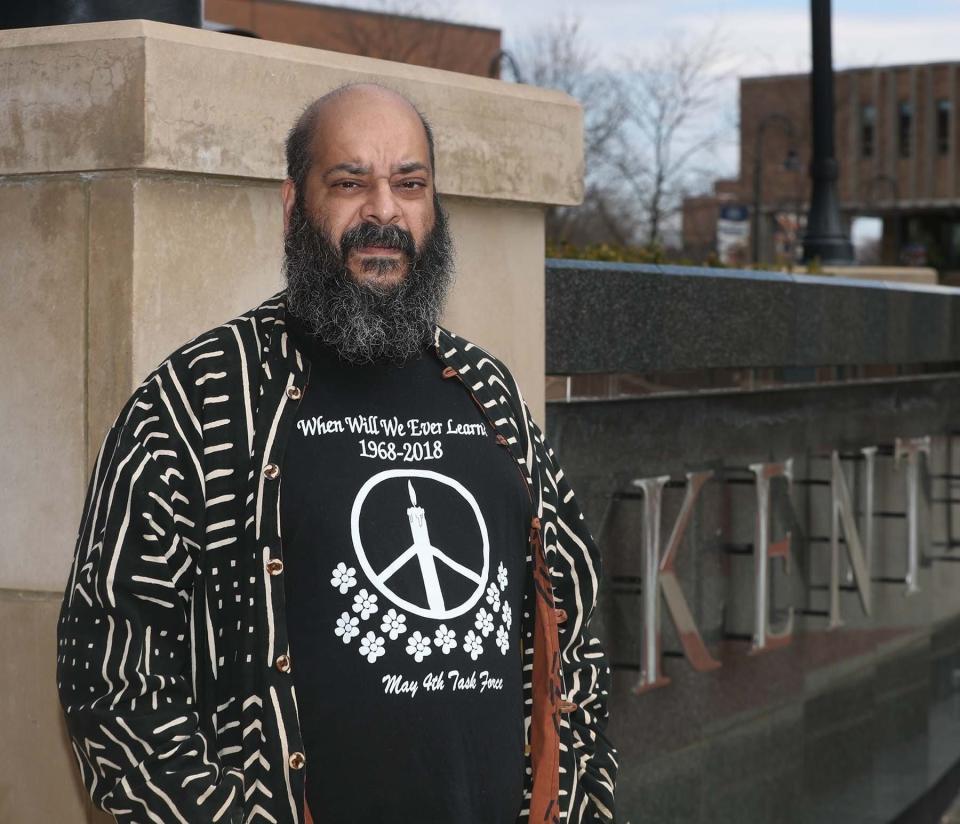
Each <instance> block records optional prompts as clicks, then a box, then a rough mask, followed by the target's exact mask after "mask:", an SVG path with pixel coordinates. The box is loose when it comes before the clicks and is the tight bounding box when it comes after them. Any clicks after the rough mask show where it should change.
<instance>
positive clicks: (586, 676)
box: [57, 292, 617, 824]
mask: <svg viewBox="0 0 960 824" xmlns="http://www.w3.org/2000/svg"><path fill="white" fill-rule="evenodd" d="M285 313H286V303H285V295H284V293H283V292H281V293H279V294H278V295H275V296H274V297H273V298H271V299H269V300H268V301H266V302H265V303H263V304H261V305H260V306H258V307H257V308H255V309H253V310H251V311H250V312H247V313H246V314H244V315H242V316H240V317H238V318H236V319H234V320H232V321H230V322H228V323H225V324H223V325H222V326H219V327H217V328H215V329H213V330H211V331H209V332H206V333H204V334H203V335H200V336H199V337H197V338H195V339H194V340H193V341H191V342H190V343H189V344H187V345H185V346H184V347H182V348H181V349H179V350H178V351H177V352H175V353H174V354H173V355H171V356H170V357H169V358H168V359H167V360H165V361H164V362H163V363H161V364H160V366H158V367H157V368H156V369H155V370H154V371H153V373H152V374H151V375H150V376H149V377H147V379H146V380H145V381H144V382H143V383H142V384H141V385H140V386H139V387H138V388H137V389H136V391H135V392H134V393H133V395H132V397H131V398H130V400H129V401H128V402H127V404H126V406H125V407H124V409H123V410H122V411H121V413H120V415H119V416H118V418H117V420H116V422H115V423H114V425H113V426H112V428H111V429H110V431H109V433H108V434H107V436H106V439H105V440H104V443H103V446H102V447H101V450H100V453H99V455H98V457H97V460H96V465H95V467H94V470H93V475H92V478H91V481H90V485H89V488H88V491H87V496H86V501H85V504H84V511H83V517H82V521H81V524H80V530H79V536H78V539H77V545H76V552H75V558H74V563H73V567H72V570H71V572H70V577H69V580H68V582H67V587H66V593H65V595H64V601H63V608H62V610H61V614H60V620H59V625H58V649H57V681H58V687H59V694H60V700H61V703H62V705H63V708H64V712H65V714H66V720H67V728H68V730H69V733H70V737H71V739H72V745H73V750H74V753H75V755H76V759H77V762H78V763H79V767H80V772H81V775H82V778H83V781H84V783H85V785H86V787H87V790H88V791H89V793H90V795H91V797H92V798H93V800H94V802H95V803H96V804H98V805H99V806H101V807H102V808H104V809H105V810H107V811H108V812H110V813H112V814H113V815H114V816H115V817H116V819H117V821H119V822H129V823H130V824H132V822H145V821H151V822H162V824H167V822H170V824H173V822H177V823H178V824H194V823H195V822H196V824H199V823H200V822H203V823H204V824H209V822H220V821H222V822H229V824H235V823H236V822H251V824H258V823H259V822H283V823H284V824H290V822H293V823H294V824H300V822H304V821H309V816H310V812H309V811H306V810H305V809H304V775H305V770H304V765H305V760H306V758H308V757H310V754H309V753H306V754H305V753H303V751H302V750H303V744H302V740H301V737H300V730H299V727H298V720H297V718H298V716H297V705H296V696H295V693H294V689H293V679H292V678H291V676H290V673H289V665H288V664H287V663H286V662H287V661H288V659H287V658H286V652H287V643H288V640H287V627H286V622H285V610H284V603H283V599H284V587H283V585H282V579H280V578H279V576H280V575H282V574H283V564H282V552H281V540H280V517H279V499H280V498H279V495H280V483H281V477H280V467H281V466H282V464H283V452H284V449H285V446H286V444H287V440H288V434H289V432H290V429H291V425H292V422H293V420H294V419H295V415H296V409H297V405H298V401H299V399H300V398H301V397H302V394H303V389H304V387H305V386H306V385H307V382H308V381H309V379H310V364H309V363H308V361H307V360H306V358H305V357H304V355H303V354H302V353H301V352H299V351H298V350H297V349H296V347H295V346H294V344H293V341H292V339H291V338H290V337H288V335H287V332H286V329H285V323H284V318H285ZM435 348H436V355H437V358H438V369H442V375H443V377H444V378H446V379H451V380H458V381H460V382H461V383H462V384H463V386H464V389H465V391H468V392H469V393H470V395H471V396H472V398H473V399H474V401H475V402H476V403H477V405H478V406H479V408H480V409H481V410H482V412H483V413H484V415H486V417H487V420H488V421H489V422H490V424H491V425H492V426H493V427H494V428H495V430H496V432H497V436H496V437H497V441H498V443H499V444H500V445H501V446H502V447H503V448H504V450H505V452H507V453H508V454H509V455H510V456H511V459H512V460H513V461H515V462H516V465H517V467H518V469H519V470H520V472H521V473H522V474H523V478H524V480H525V481H526V484H527V488H528V490H529V492H530V532H529V534H530V539H529V544H528V554H527V568H528V580H527V584H526V587H525V595H524V599H523V607H524V608H523V613H524V619H523V625H522V630H521V639H522V647H523V650H522V654H523V671H524V678H523V681H524V699H525V704H524V706H525V712H526V739H527V746H526V765H527V777H526V781H525V790H524V805H523V810H522V811H521V814H520V816H519V818H518V822H561V821H562V822H596V821H603V822H607V821H612V820H613V792H614V783H615V777H616V768H617V764H616V752H615V750H614V749H613V748H612V747H611V745H610V743H609V742H608V740H607V738H606V736H605V734H604V728H605V726H606V718H607V710H606V698H607V690H608V686H609V669H608V667H607V664H606V661H605V658H604V654H603V651H602V649H601V647H600V644H599V642H598V640H597V639H596V638H595V637H594V636H593V635H591V634H590V632H589V630H588V624H589V621H590V616H591V613H592V611H593V608H594V605H595V603H596V595H597V585H598V582H599V579H600V559H599V554H598V551H597V548H596V545H595V544H594V541H593V539H592V537H591V536H590V533H589V531H588V530H587V527H586V525H585V523H584V521H583V516H582V515H581V513H580V511H579V509H578V507H577V505H576V503H575V501H574V498H573V492H572V491H571V489H570V487H569V485H568V484H567V482H566V480H565V479H564V476H563V471H562V470H561V469H560V467H559V466H558V465H557V462H556V459H555V457H554V455H553V452H552V450H551V449H550V448H549V446H548V445H547V444H546V442H545V440H544V438H543V435H542V434H541V432H540V430H539V429H538V428H537V425H536V424H535V423H534V422H533V421H532V420H531V418H530V414H529V410H528V409H527V406H526V404H525V403H524V402H523V399H522V397H521V395H520V391H519V389H518V388H517V385H516V382H515V381H514V379H513V377H512V376H511V375H510V373H509V371H508V370H507V369H506V367H505V366H504V365H503V364H502V363H500V362H499V361H498V360H496V359H495V358H494V357H492V356H491V355H489V354H487V353H486V352H484V351H483V350H482V349H480V348H479V347H477V346H474V345H473V344H470V343H469V342H467V341H465V340H463V339H461V338H458V337H456V336H455V335H453V334H451V333H450V332H448V331H446V330H445V329H442V328H440V327H438V328H437V330H436V336H435ZM312 812H313V815H314V816H316V818H317V820H318V821H322V820H323V811H322V810H313V811H312Z"/></svg>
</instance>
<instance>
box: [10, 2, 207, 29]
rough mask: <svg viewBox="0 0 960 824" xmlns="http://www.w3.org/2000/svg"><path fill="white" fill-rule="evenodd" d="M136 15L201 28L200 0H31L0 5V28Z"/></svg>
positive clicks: (100, 19) (79, 21)
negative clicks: (30, 0) (29, 0)
mask: <svg viewBox="0 0 960 824" xmlns="http://www.w3.org/2000/svg"><path fill="white" fill-rule="evenodd" d="M138 18H139V19H143V20H156V21H158V22H160V23H176V24H177V25H179V26H192V27H194V28H200V27H201V26H202V25H203V9H202V0H34V2H30V3H23V2H20V3H18V2H11V3H5V4H3V5H2V7H0V29H21V28H29V27H32V26H59V25H62V24H65V23H99V22H103V21H105V20H136V19H138Z"/></svg>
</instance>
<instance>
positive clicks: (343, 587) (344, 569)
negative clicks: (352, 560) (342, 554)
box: [330, 561, 357, 595]
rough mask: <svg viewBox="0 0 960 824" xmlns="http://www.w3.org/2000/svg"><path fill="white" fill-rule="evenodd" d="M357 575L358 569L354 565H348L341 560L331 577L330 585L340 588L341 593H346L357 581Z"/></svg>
mask: <svg viewBox="0 0 960 824" xmlns="http://www.w3.org/2000/svg"><path fill="white" fill-rule="evenodd" d="M356 575H357V571H356V570H355V569H354V568H353V567H348V566H347V565H346V564H345V563H344V562H343V561H341V562H340V563H339V564H337V568H336V569H335V570H334V571H333V573H332V575H331V577H330V585H331V586H332V587H334V588H335V589H339V590H340V594H341V595H346V594H347V590H348V589H350V587H352V586H354V584H356V583H357V578H356Z"/></svg>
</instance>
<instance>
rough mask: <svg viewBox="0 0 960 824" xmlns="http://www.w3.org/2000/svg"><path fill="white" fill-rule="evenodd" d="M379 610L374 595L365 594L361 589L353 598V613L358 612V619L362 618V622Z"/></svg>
mask: <svg viewBox="0 0 960 824" xmlns="http://www.w3.org/2000/svg"><path fill="white" fill-rule="evenodd" d="M379 609H380V607H378V606H377V596H376V595H375V594H374V593H372V592H367V590H366V589H361V590H360V591H359V592H358V593H357V594H356V595H354V596H353V611H354V612H359V613H360V617H361V618H363V620H364V621H366V620H367V618H369V617H370V616H371V615H373V613H375V612H376V611H377V610H379Z"/></svg>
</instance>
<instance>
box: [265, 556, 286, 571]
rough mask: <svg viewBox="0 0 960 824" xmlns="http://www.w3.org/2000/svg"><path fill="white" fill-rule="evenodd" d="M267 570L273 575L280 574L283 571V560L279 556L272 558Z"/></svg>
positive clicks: (268, 562)
mask: <svg viewBox="0 0 960 824" xmlns="http://www.w3.org/2000/svg"><path fill="white" fill-rule="evenodd" d="M267 572H269V573H270V574H271V575H279V574H280V573H281V572H283V561H281V560H280V559H279V558H271V559H270V560H269V561H267Z"/></svg>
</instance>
